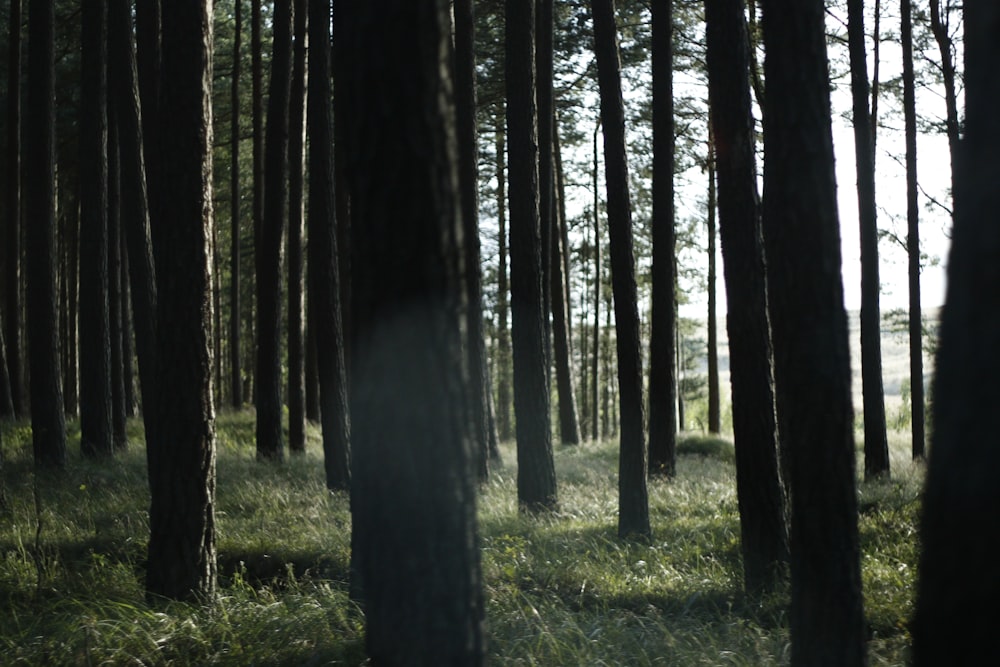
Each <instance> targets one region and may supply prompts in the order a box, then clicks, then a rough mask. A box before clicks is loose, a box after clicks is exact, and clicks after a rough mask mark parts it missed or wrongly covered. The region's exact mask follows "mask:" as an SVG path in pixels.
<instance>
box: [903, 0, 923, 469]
mask: <svg viewBox="0 0 1000 667" xmlns="http://www.w3.org/2000/svg"><path fill="white" fill-rule="evenodd" d="M911 1H912V0H900V3H899V5H900V12H899V17H900V19H899V20H900V42H901V43H902V46H903V118H904V120H903V122H904V124H905V131H904V132H905V141H906V254H907V259H908V261H907V274H908V277H909V295H910V321H909V334H910V335H909V338H910V341H909V342H910V435H911V440H912V443H911V452H912V456H913V458H914V459H922V458H923V457H924V441H925V440H926V435H925V433H924V419H925V417H924V351H923V341H922V336H923V313H922V312H921V308H920V202H919V201H918V198H917V195H918V192H917V103H916V86H915V84H914V78H913V20H912V11H911V9H912V6H911V4H910V3H911Z"/></svg>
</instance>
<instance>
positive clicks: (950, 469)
mask: <svg viewBox="0 0 1000 667" xmlns="http://www.w3.org/2000/svg"><path fill="white" fill-rule="evenodd" d="M964 11H965V45H964V46H965V137H964V139H963V140H962V150H961V152H960V154H959V157H960V158H961V160H962V161H963V162H962V164H961V165H960V167H959V170H960V172H961V174H962V175H963V177H964V178H963V180H961V181H959V182H958V187H959V190H958V192H956V193H955V226H954V232H953V235H952V244H951V253H950V255H949V258H948V291H947V296H946V299H945V307H944V312H943V316H942V321H941V338H940V346H939V348H938V355H937V364H936V365H935V368H936V373H935V377H934V412H933V415H934V416H933V418H934V427H933V428H932V429H931V433H932V437H933V442H932V444H931V447H930V458H929V461H928V464H927V482H926V487H925V490H924V496H923V511H922V512H921V519H922V521H921V527H920V543H921V545H922V550H921V554H920V567H919V570H918V572H919V573H920V579H919V581H918V583H917V599H916V615H915V618H914V622H913V657H914V663H913V664H914V665H915V667H926V666H928V665H944V664H949V665H985V664H989V663H990V662H992V661H994V660H995V655H996V624H997V621H998V620H1000V618H998V616H1000V615H998V612H997V609H996V607H995V606H993V605H992V604H991V603H992V601H993V600H996V597H997V595H1000V580H998V579H997V578H996V577H994V576H987V577H984V576H982V573H983V572H990V571H991V569H990V568H992V567H994V563H995V556H996V553H995V550H994V549H992V548H991V546H992V545H991V543H990V541H989V540H984V539H983V535H982V529H983V526H988V525H995V523H996V521H997V517H1000V487H998V486H997V484H996V475H995V472H996V470H997V465H998V464H1000V449H998V448H997V434H996V428H995V424H994V422H993V418H992V415H993V406H995V405H996V404H997V401H998V400H1000V391H998V386H997V384H996V382H995V378H996V376H997V373H1000V348H998V346H997V341H998V338H1000V324H998V321H997V317H996V312H995V311H994V310H993V309H992V308H985V309H984V308H983V305H984V304H993V303H997V301H998V299H1000V280H998V274H997V269H998V264H997V261H996V259H997V256H998V255H1000V238H998V236H997V233H996V229H997V228H996V211H997V209H998V207H1000V196H998V195H1000V191H998V190H997V188H996V183H997V179H998V178H1000V154H998V153H997V150H996V147H997V145H1000V123H998V119H997V116H996V109H997V105H1000V85H998V81H997V69H998V68H1000V42H997V40H996V30H997V26H998V25H1000V6H997V4H996V3H992V2H967V3H965V9H964ZM957 633H961V634H960V635H959V634H957ZM959 636H960V637H961V638H962V640H961V641H960V642H956V641H955V638H956V637H959Z"/></svg>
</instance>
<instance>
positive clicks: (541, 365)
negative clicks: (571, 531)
mask: <svg viewBox="0 0 1000 667" xmlns="http://www.w3.org/2000/svg"><path fill="white" fill-rule="evenodd" d="M506 7H507V23H506V69H507V75H506V86H507V137H508V140H509V142H510V145H509V147H508V151H509V154H510V288H511V315H512V320H513V322H512V325H513V327H512V331H511V333H512V343H513V353H514V420H515V431H516V435H517V498H518V504H519V505H520V506H521V508H522V509H525V510H527V511H537V510H549V509H553V508H555V506H556V502H557V499H556V473H555V465H554V463H553V459H552V430H551V425H550V416H549V386H548V379H547V378H548V371H547V367H546V364H547V359H546V356H545V323H544V320H545V319H546V317H545V312H544V311H543V310H542V305H543V296H542V256H541V235H540V229H539V215H538V127H537V117H536V111H535V67H534V50H535V1H534V0H507V5H506Z"/></svg>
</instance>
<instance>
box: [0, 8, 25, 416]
mask: <svg viewBox="0 0 1000 667" xmlns="http://www.w3.org/2000/svg"><path fill="white" fill-rule="evenodd" d="M7 41H8V46H9V49H10V53H9V55H8V61H7V230H6V235H5V237H4V243H5V245H6V246H7V247H6V252H7V258H6V265H5V278H6V290H5V292H4V295H3V300H4V301H3V305H4V307H3V313H4V318H5V320H4V325H5V326H6V327H7V328H6V334H7V370H8V375H9V376H10V392H11V400H12V402H13V404H14V412H15V413H16V414H17V416H19V417H23V416H25V415H26V414H27V412H28V406H27V401H26V400H25V388H24V373H23V370H22V369H23V368H24V364H23V362H22V360H23V357H22V352H21V0H11V2H10V22H9V23H8V31H7Z"/></svg>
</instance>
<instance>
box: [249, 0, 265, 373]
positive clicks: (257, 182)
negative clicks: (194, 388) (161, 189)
mask: <svg viewBox="0 0 1000 667" xmlns="http://www.w3.org/2000/svg"><path fill="white" fill-rule="evenodd" d="M260 3H261V0H250V97H251V99H252V100H253V109H252V114H251V115H252V123H253V230H254V237H253V238H254V253H255V256H256V253H257V252H258V250H259V248H260V246H259V245H257V240H258V239H257V235H258V234H259V233H260V228H261V225H263V224H264V40H263V36H262V34H261V33H262V31H263V26H262V22H263V19H262V18H261V7H260ZM255 382H256V380H255Z"/></svg>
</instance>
